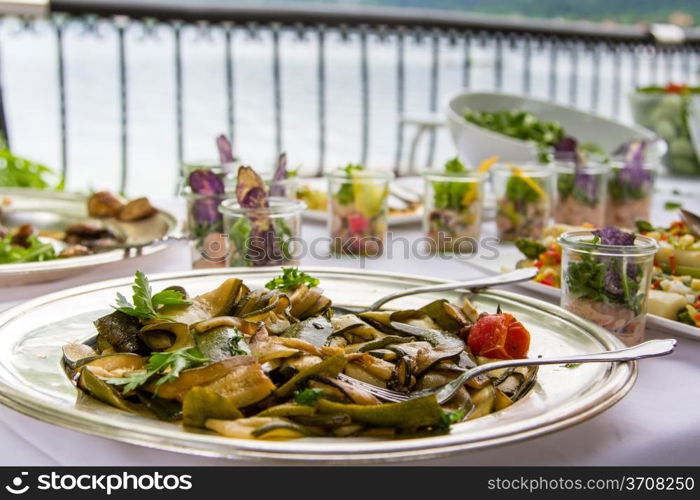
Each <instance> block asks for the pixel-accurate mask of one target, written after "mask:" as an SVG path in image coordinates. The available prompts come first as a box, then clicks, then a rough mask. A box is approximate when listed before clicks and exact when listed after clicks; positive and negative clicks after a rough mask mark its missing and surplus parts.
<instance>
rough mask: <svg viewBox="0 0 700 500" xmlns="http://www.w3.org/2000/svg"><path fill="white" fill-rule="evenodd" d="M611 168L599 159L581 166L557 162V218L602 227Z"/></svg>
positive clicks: (569, 162)
mask: <svg viewBox="0 0 700 500" xmlns="http://www.w3.org/2000/svg"><path fill="white" fill-rule="evenodd" d="M609 170H610V168H609V167H608V166H607V165H606V164H605V163H599V162H589V163H587V164H586V165H581V166H579V167H578V168H577V167H576V165H575V164H574V162H571V161H558V162H555V163H554V172H555V173H556V189H555V190H554V192H555V204H554V210H553V213H554V222H558V223H561V224H570V225H572V226H580V225H582V224H591V225H593V226H595V227H603V226H604V225H605V204H606V198H607V192H608V188H607V182H608V172H609Z"/></svg>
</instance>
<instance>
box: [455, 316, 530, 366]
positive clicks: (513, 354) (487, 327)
mask: <svg viewBox="0 0 700 500" xmlns="http://www.w3.org/2000/svg"><path fill="white" fill-rule="evenodd" d="M467 344H468V345H469V348H470V349H471V351H472V353H473V354H474V355H475V356H485V357H487V358H496V359H521V358H524V357H526V356H527V351H528V349H529V348H530V332H528V331H527V329H526V328H525V327H524V326H523V324H522V323H521V322H520V321H518V320H516V319H515V317H513V315H512V314H508V313H503V314H489V315H486V316H482V317H480V318H479V319H478V320H477V322H476V324H475V325H474V326H472V327H471V329H470V330H469V337H468V338H467Z"/></svg>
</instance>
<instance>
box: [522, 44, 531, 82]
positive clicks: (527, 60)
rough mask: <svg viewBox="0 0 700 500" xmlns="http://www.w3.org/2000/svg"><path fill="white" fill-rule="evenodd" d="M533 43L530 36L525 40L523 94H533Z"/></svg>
mask: <svg viewBox="0 0 700 500" xmlns="http://www.w3.org/2000/svg"><path fill="white" fill-rule="evenodd" d="M531 66H532V41H531V39H530V37H529V36H526V37H525V39H524V40H523V93H524V94H525V95H530V93H531V82H532V78H531Z"/></svg>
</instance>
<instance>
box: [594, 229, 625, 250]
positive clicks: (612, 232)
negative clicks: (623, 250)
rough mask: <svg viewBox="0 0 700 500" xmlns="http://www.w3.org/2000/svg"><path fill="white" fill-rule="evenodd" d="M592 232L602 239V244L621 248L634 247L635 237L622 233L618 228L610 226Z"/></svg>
mask: <svg viewBox="0 0 700 500" xmlns="http://www.w3.org/2000/svg"><path fill="white" fill-rule="evenodd" d="M592 232H593V234H594V235H596V236H597V237H598V238H600V243H601V244H603V245H614V246H621V247H629V246H634V235H633V234H630V233H628V232H625V231H622V230H620V229H618V228H616V227H612V226H608V227H606V228H603V229H597V230H595V231H592Z"/></svg>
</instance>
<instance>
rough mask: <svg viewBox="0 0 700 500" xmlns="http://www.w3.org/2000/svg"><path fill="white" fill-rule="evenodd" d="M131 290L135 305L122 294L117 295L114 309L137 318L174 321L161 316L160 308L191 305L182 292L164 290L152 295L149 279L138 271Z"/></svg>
mask: <svg viewBox="0 0 700 500" xmlns="http://www.w3.org/2000/svg"><path fill="white" fill-rule="evenodd" d="M131 289H132V290H133V291H134V295H133V296H132V299H131V300H133V302H134V303H133V304H132V303H130V302H129V301H128V300H126V297H124V296H123V295H122V294H121V293H117V305H116V307H114V308H115V309H116V310H117V311H121V312H123V313H124V314H128V315H129V316H135V317H137V318H142V319H160V320H165V321H173V319H172V318H170V317H168V316H164V315H162V314H159V311H160V308H161V307H163V306H170V305H172V306H179V305H187V304H190V303H191V302H190V301H189V300H185V298H184V295H183V294H182V292H179V291H177V290H163V291H160V292H158V293H157V294H155V295H152V293H153V292H152V290H151V285H150V284H149V283H148V278H146V275H145V274H143V273H142V272H141V271H136V275H135V277H134V286H132V287H131Z"/></svg>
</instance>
